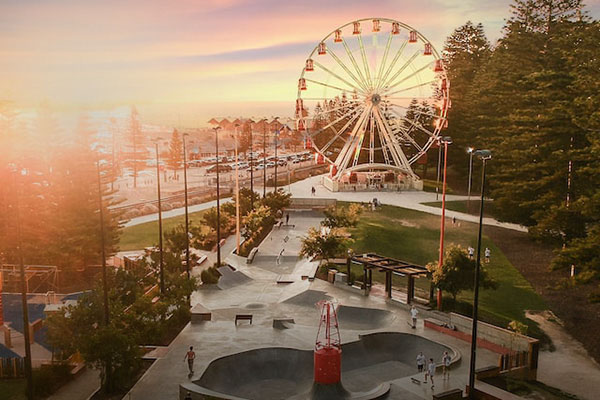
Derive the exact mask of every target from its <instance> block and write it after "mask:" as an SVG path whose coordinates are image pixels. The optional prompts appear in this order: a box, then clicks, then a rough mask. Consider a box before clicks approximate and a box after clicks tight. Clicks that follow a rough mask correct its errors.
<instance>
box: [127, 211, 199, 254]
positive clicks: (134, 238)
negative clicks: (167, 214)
mask: <svg viewBox="0 0 600 400" xmlns="http://www.w3.org/2000/svg"><path fill="white" fill-rule="evenodd" d="M205 212H206V210H203V211H198V212H195V213H190V224H199V223H200V222H201V221H202V216H203V215H204V213H205ZM179 224H181V225H183V224H185V216H183V215H181V216H178V217H173V218H165V219H163V232H168V231H170V230H171V229H173V228H175V227H176V226H177V225H179ZM157 244H158V221H153V222H146V223H144V224H140V225H135V226H130V227H128V228H125V229H123V234H122V235H121V240H120V242H119V249H120V250H121V251H128V250H141V249H143V248H145V247H149V246H154V245H157Z"/></svg>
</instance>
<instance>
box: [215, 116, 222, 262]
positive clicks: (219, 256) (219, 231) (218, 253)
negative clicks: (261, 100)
mask: <svg viewBox="0 0 600 400" xmlns="http://www.w3.org/2000/svg"><path fill="white" fill-rule="evenodd" d="M219 129H221V127H220V126H215V127H214V128H213V131H215V153H216V154H217V268H219V267H220V266H221V204H220V195H221V194H220V193H219Z"/></svg>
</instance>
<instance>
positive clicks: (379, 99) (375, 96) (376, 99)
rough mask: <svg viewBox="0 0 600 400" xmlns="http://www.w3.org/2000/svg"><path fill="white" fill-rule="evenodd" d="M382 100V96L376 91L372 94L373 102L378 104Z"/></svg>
mask: <svg viewBox="0 0 600 400" xmlns="http://www.w3.org/2000/svg"><path fill="white" fill-rule="evenodd" d="M380 102H381V96H380V95H379V94H378V93H375V94H373V95H372V96H371V103H372V104H373V105H374V106H376V105H377V104H379V103H380Z"/></svg>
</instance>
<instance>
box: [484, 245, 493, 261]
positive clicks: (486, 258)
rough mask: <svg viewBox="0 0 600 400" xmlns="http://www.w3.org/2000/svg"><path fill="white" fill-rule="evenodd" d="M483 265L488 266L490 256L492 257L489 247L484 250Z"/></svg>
mask: <svg viewBox="0 0 600 400" xmlns="http://www.w3.org/2000/svg"><path fill="white" fill-rule="evenodd" d="M484 254H485V263H486V264H489V263H490V256H491V255H492V251H491V250H490V248H489V247H486V248H485V253H484Z"/></svg>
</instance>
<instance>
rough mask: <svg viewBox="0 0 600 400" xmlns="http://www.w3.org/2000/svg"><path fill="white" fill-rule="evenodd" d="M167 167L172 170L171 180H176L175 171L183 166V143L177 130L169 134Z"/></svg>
mask: <svg viewBox="0 0 600 400" xmlns="http://www.w3.org/2000/svg"><path fill="white" fill-rule="evenodd" d="M167 165H168V166H169V168H171V169H172V170H173V179H175V178H177V170H178V169H180V168H181V166H182V165H183V142H182V141H181V136H180V135H179V132H178V131H177V129H173V133H172V134H171V141H170V142H169V155H168V157H167Z"/></svg>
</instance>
